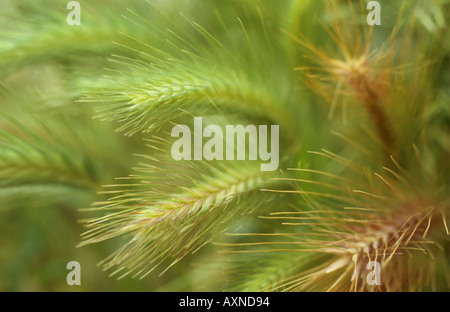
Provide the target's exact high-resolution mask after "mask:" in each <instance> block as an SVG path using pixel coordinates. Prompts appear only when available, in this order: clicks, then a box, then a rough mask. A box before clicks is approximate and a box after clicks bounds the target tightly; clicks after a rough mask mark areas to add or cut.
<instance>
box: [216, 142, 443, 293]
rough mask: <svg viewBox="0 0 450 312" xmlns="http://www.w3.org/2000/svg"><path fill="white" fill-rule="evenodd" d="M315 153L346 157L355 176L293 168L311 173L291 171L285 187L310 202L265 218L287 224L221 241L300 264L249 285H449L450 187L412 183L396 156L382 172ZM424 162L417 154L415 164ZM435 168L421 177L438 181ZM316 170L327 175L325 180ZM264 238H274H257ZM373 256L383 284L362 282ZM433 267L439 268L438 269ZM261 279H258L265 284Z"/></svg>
mask: <svg viewBox="0 0 450 312" xmlns="http://www.w3.org/2000/svg"><path fill="white" fill-rule="evenodd" d="M318 154H320V155H322V156H325V157H327V158H331V159H332V160H333V161H334V162H339V163H344V164H345V165H346V166H347V168H349V169H351V170H353V171H355V172H358V175H359V176H360V178H359V179H358V178H356V177H354V178H353V179H352V180H349V179H346V178H345V177H343V176H340V175H334V174H331V173H330V172H321V171H314V170H310V169H293V170H294V171H297V172H300V173H302V175H308V174H312V175H311V177H310V178H299V179H292V178H288V179H289V180H290V181H297V182H298V184H299V190H298V191H294V192H293V191H286V193H291V194H292V193H297V194H300V195H301V196H302V198H303V201H304V205H306V207H307V208H306V209H304V208H303V207H299V209H297V211H290V212H289V211H286V212H273V213H271V214H270V215H269V216H264V217H262V218H264V219H267V220H281V222H282V224H283V225H284V226H285V227H289V229H290V230H288V231H286V232H284V233H283V232H276V233H272V234H264V233H253V234H250V233H249V234H236V235H241V236H244V237H248V236H249V235H250V236H254V237H255V239H259V241H258V242H257V243H248V244H245V243H240V244H223V245H225V246H228V247H229V248H230V249H228V250H226V252H231V253H243V254H245V253H263V254H264V253H277V252H281V253H282V254H283V255H284V257H292V258H293V259H294V261H295V259H297V263H298V267H297V271H295V270H294V272H292V271H293V270H292V269H291V268H279V270H280V275H282V274H281V272H283V270H284V271H286V272H289V274H286V275H287V276H284V277H283V278H280V279H279V280H278V281H277V282H274V283H272V284H270V285H265V286H263V287H260V288H256V289H255V288H253V289H252V290H262V291H274V290H278V291H280V290H281V291H418V290H426V289H428V290H435V289H436V288H438V289H443V288H444V289H445V288H446V287H450V280H449V276H450V275H449V272H448V265H447V264H446V262H447V261H448V259H447V256H448V244H447V243H446V242H447V241H448V236H449V235H450V233H449V228H448V224H447V215H448V212H449V209H450V205H449V202H448V200H447V199H446V195H445V192H448V187H449V186H448V185H439V184H432V185H430V184H422V183H416V184H414V183H412V181H411V180H410V176H409V175H410V173H407V172H405V170H404V168H402V167H400V165H399V164H398V163H397V162H396V161H395V159H392V167H393V168H394V169H391V168H387V167H385V168H384V170H383V171H384V173H383V174H379V173H375V172H372V171H371V170H368V169H367V168H364V167H362V166H359V165H356V164H352V163H351V162H349V161H346V160H343V159H341V158H339V156H337V155H334V154H333V153H330V152H328V151H324V152H322V153H318ZM421 165H423V164H421V163H420V160H418V163H417V166H418V167H420V166H421ZM435 174H436V173H434V176H429V177H426V178H425V179H424V180H426V181H428V182H427V183H429V182H430V181H434V182H435V183H439V181H438V180H437V179H436V178H435V176H436V175H435ZM321 177H327V180H329V181H328V182H324V181H323V178H321ZM318 181H321V182H318ZM333 181H334V182H333ZM414 182H416V181H414ZM311 184H313V185H320V189H318V188H315V189H314V190H313V191H311V190H307V189H308V185H311ZM363 186H364V188H363ZM443 188H445V190H446V191H444V190H443ZM438 189H440V190H439V191H438ZM267 191H272V190H267ZM273 192H283V191H280V190H274V191H273ZM267 237H271V238H272V240H268V241H261V239H262V238H266V239H267ZM293 252H296V253H297V255H295V254H293ZM269 257H270V256H269ZM280 257H283V256H280ZM371 261H376V262H378V263H379V264H380V268H381V272H380V273H381V284H380V285H373V284H369V283H368V282H367V276H368V274H369V272H371V271H372V269H373V268H371V267H370V268H369V267H368V265H369V263H370V262H371ZM438 268H439V269H440V270H444V274H442V273H438V272H437V270H438ZM260 282H261V284H260V286H261V285H264V282H263V281H260ZM253 287H255V285H253Z"/></svg>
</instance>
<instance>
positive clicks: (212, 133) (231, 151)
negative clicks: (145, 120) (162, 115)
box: [171, 117, 279, 171]
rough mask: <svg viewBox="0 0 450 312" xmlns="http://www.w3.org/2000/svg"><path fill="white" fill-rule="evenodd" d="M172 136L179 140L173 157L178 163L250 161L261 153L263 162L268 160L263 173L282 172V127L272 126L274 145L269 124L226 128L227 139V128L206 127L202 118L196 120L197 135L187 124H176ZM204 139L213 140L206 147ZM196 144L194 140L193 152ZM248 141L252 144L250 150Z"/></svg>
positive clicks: (174, 147) (172, 152)
mask: <svg viewBox="0 0 450 312" xmlns="http://www.w3.org/2000/svg"><path fill="white" fill-rule="evenodd" d="M171 136H172V137H176V138H179V139H178V140H176V141H175V142H174V143H173V145H172V149H171V155H172V158H173V159H175V160H203V159H205V160H234V159H237V160H246V157H247V156H248V160H258V154H259V160H262V161H267V163H262V164H261V166H260V168H261V171H274V170H277V169H278V164H279V126H278V125H271V126H270V144H269V142H268V140H269V138H268V136H269V131H268V126H267V125H260V126H258V127H256V126H255V125H247V126H246V127H244V126H243V125H226V126H225V140H224V131H223V129H222V128H221V127H220V126H218V125H207V126H206V127H204V128H203V119H202V117H194V131H193V134H192V131H191V129H190V128H189V127H188V126H187V125H176V126H174V127H173V128H172V132H171ZM180 136H181V137H180ZM192 137H193V138H192ZM204 138H209V139H208V141H206V143H205V144H203V139H204ZM235 138H236V140H235ZM247 138H248V140H247ZM192 141H194V142H193V151H192ZM246 141H248V148H247V146H246V144H245V143H246ZM269 149H270V150H269ZM247 152H248V153H247ZM236 154H237V155H236Z"/></svg>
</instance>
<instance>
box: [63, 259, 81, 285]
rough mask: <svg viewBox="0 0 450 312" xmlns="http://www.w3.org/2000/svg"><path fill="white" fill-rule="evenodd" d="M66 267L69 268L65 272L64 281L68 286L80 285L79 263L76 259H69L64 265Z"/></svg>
mask: <svg viewBox="0 0 450 312" xmlns="http://www.w3.org/2000/svg"><path fill="white" fill-rule="evenodd" d="M66 269H67V270H70V272H69V273H68V274H67V277H66V282H67V285H69V286H74V285H77V286H79V285H81V265H80V263H79V262H78V261H70V262H68V263H67V265H66Z"/></svg>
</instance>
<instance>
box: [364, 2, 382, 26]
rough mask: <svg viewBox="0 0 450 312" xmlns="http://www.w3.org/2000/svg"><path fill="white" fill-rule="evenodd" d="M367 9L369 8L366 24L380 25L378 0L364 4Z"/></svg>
mask: <svg viewBox="0 0 450 312" xmlns="http://www.w3.org/2000/svg"><path fill="white" fill-rule="evenodd" d="M366 9H367V10H370V12H369V14H367V18H366V21H367V24H368V25H370V26H373V25H381V5H380V3H379V2H378V1H370V2H369V3H367V6H366Z"/></svg>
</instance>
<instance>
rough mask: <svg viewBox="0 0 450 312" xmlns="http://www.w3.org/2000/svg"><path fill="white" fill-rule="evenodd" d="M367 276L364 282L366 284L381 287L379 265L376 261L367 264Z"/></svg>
mask: <svg viewBox="0 0 450 312" xmlns="http://www.w3.org/2000/svg"><path fill="white" fill-rule="evenodd" d="M366 269H367V272H368V273H367V276H366V282H367V284H369V285H371V286H373V285H377V286H379V285H381V264H380V263H379V262H377V261H370V262H369V263H367V267H366Z"/></svg>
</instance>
